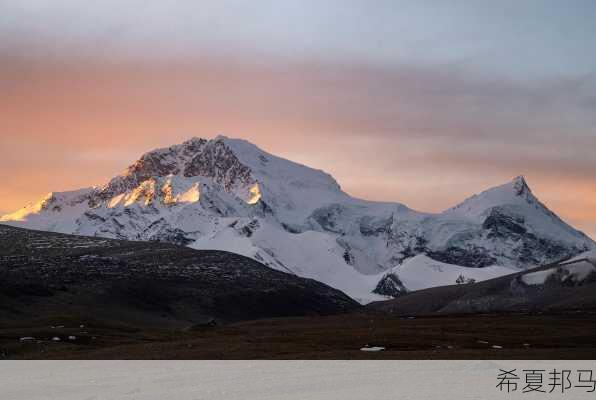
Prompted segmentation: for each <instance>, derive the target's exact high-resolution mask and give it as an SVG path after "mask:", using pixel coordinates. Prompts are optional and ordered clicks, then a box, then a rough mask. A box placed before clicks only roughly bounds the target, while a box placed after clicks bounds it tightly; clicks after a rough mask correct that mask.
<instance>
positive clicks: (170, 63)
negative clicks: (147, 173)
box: [0, 0, 596, 238]
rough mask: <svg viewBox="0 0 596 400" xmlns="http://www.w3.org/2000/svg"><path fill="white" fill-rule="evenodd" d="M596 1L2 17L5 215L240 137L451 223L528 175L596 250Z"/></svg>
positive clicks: (129, 4)
mask: <svg viewBox="0 0 596 400" xmlns="http://www.w3.org/2000/svg"><path fill="white" fill-rule="evenodd" d="M594 21H596V3H595V2H593V1H579V0H570V1H566V2H561V1H550V0H541V1H533V0H527V1H523V2H520V1H499V2H494V1H447V0H445V1H403V2H402V1H397V0H391V1H383V0H379V1H374V2H371V1H364V0H362V1H359V0H326V1H324V2H321V1H313V0H296V1H293V0H282V1H269V0H260V1H258V2H255V1H240V0H236V1H232V0H224V1H222V0H219V1H201V2H196V1H165V0H162V1H132V0H118V1H114V0H104V1H101V2H80V1H63V0H38V1H31V0H18V1H17V0H12V1H6V0H0V89H1V90H2V96H0V180H1V182H2V184H1V185H0V213H3V212H8V211H13V210H15V209H18V208H20V207H21V206H23V205H25V204H27V203H29V202H33V201H35V200H37V199H38V198H40V197H41V196H43V195H44V194H45V193H47V192H50V191H61V190H68V189H75V188H79V187H86V186H91V185H96V184H102V183H105V182H106V181H107V180H109V179H110V178H111V177H113V176H114V175H116V174H118V173H120V172H122V171H123V170H124V168H125V167H126V166H128V165H129V164H131V163H132V162H133V161H134V160H135V159H137V158H138V157H139V156H140V155H141V154H142V153H144V152H146V151H148V150H151V149H153V148H156V147H163V146H168V145H171V144H174V143H179V142H182V141H184V140H186V139H188V138H190V137H193V136H199V137H206V138H210V137H215V136H217V135H218V134H225V135H227V136H230V137H239V138H243V139H247V140H249V141H251V142H253V143H255V144H257V145H258V146H260V147H261V148H263V149H264V150H266V151H269V152H271V153H274V154H276V155H279V156H282V157H285V158H288V159H291V160H294V161H298V162H301V163H303V164H306V165H309V166H311V167H315V168H320V169H323V170H325V171H327V172H329V173H331V174H332V175H333V176H334V177H335V178H336V179H337V180H338V182H339V183H340V185H341V186H342V188H343V189H344V190H346V191H347V192H348V193H350V194H352V195H355V196H358V197H362V198H366V199H371V200H387V201H399V202H402V203H405V204H407V205H408V206H410V207H412V208H414V209H418V210H421V211H432V212H439V211H442V210H443V209H446V208H448V207H451V206H453V205H455V204H456V203H458V202H460V201H462V200H463V199H464V198H466V197H468V196H470V195H472V194H474V193H478V192H480V191H482V190H484V189H487V188H488V187H491V186H495V185H498V184H502V183H505V182H507V181H509V180H510V179H512V178H513V177H515V176H517V175H524V176H525V177H526V179H527V181H528V183H529V185H530V187H531V188H532V190H533V191H534V193H535V194H536V195H537V196H538V197H539V198H540V199H541V200H542V201H543V202H544V203H545V204H546V205H547V206H549V207H550V208H551V209H552V210H553V211H555V212H556V213H558V214H559V215H560V216H561V217H563V218H564V219H565V220H566V221H567V222H569V223H571V224H572V225H574V226H575V227H577V228H579V229H582V230H583V231H585V232H586V233H587V234H589V235H591V236H592V237H593V238H596V155H595V154H594V153H595V150H596V112H595V110H596V51H595V44H594V43H595V40H596V24H595V23H594Z"/></svg>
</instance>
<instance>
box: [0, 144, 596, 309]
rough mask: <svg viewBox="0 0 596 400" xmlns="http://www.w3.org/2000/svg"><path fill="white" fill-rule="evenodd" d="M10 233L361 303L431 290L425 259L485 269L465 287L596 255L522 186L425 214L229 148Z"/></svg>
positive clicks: (162, 166)
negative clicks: (179, 257) (218, 256)
mask: <svg viewBox="0 0 596 400" xmlns="http://www.w3.org/2000/svg"><path fill="white" fill-rule="evenodd" d="M0 221H2V222H4V223H6V224H10V225H15V226H21V227H26V228H32V229H39V230H48V231H55V232H62V233H74V234H80V235H90V236H105V237H112V238H122V239H133V240H160V241H169V242H174V243H178V244H184V245H188V246H190V247H193V248H197V249H219V250H228V251H232V252H235V253H239V254H242V255H246V256H249V257H252V258H254V259H256V260H258V261H261V262H263V263H265V264H266V265H268V266H270V267H272V268H275V269H279V270H282V271H285V272H290V273H294V274H296V275H299V276H304V277H308V278H313V279H316V280H319V281H321V282H324V283H326V284H328V285H330V286H333V287H335V288H338V289H340V290H343V291H344V292H345V293H347V294H349V295H350V296H352V297H353V298H356V299H357V300H360V301H363V302H366V301H370V300H374V299H378V298H380V297H381V296H383V295H396V294H399V292H400V290H401V291H403V290H414V289H417V288H419V287H421V284H420V283H419V279H418V280H417V279H414V280H411V279H410V278H407V277H408V276H415V275H416V273H415V271H413V270H412V268H411V267H408V266H407V265H406V264H404V262H405V263H407V260H408V259H410V258H412V257H414V256H417V255H421V254H423V255H424V257H426V258H428V259H430V260H431V261H432V262H435V263H440V264H444V265H451V266H454V267H457V268H468V269H471V268H481V269H479V270H475V271H471V270H470V272H468V273H462V272H461V271H459V272H458V273H457V276H458V277H459V275H463V276H470V277H471V276H473V277H474V279H476V280H482V279H483V278H486V279H487V278H492V277H493V276H495V275H494V274H495V273H494V271H493V270H495V271H498V273H506V272H508V271H511V270H512V269H515V268H524V267H529V266H535V265H537V264H540V263H544V262H548V261H553V260H555V259H561V258H565V257H571V256H573V255H576V254H579V253H581V252H583V251H587V250H589V249H592V248H594V247H595V243H594V242H593V241H592V240H591V239H590V238H588V237H587V236H586V235H584V234H583V233H581V232H579V231H577V230H575V229H573V228H572V227H570V226H569V225H567V224H566V223H564V222H563V221H562V220H561V219H559V218H558V217H557V216H556V215H555V214H553V213H552V212H551V211H549V210H548V209H547V208H546V207H545V206H544V205H543V204H542V203H541V202H540V201H539V200H538V199H537V198H536V197H535V196H534V195H533V194H532V192H531V190H530V188H529V187H528V185H527V184H526V182H525V180H524V179H523V178H521V177H519V178H516V179H514V180H513V181H512V182H510V183H507V184H505V185H503V186H499V187H496V188H493V189H489V190H487V191H486V192H483V193H481V194H479V195H476V196H473V197H471V198H469V199H467V200H465V201H464V202H463V203H461V204H460V205H458V206H456V207H454V208H451V209H449V210H446V211H445V212H443V213H440V214H429V213H421V212H417V211H414V210H412V209H410V208H408V207H406V206H405V205H403V204H399V203H381V202H372V201H366V200H361V199H356V198H353V197H351V196H349V195H348V194H346V193H345V192H343V191H342V190H341V188H340V186H339V185H338V183H337V182H336V181H335V180H334V179H333V177H331V176H330V175H329V174H327V173H325V172H323V171H320V170H315V169H312V168H309V167H306V166H304V165H300V164H297V163H294V162H292V161H288V160H285V159H282V158H279V157H275V156H273V155H271V154H268V153H266V152H264V151H262V150H260V149H259V148H258V147H256V146H254V145H253V144H251V143H249V142H246V141H244V140H239V139H230V138H227V137H223V136H219V137H217V138H215V139H212V140H205V139H198V138H193V139H191V140H189V141H187V142H184V143H182V144H180V145H175V146H171V147H168V148H163V149H158V150H154V151H151V152H149V153H146V154H144V155H143V156H142V157H141V158H140V159H139V160H137V161H136V162H135V163H133V164H132V165H131V166H130V167H128V169H127V170H126V171H125V172H124V173H123V174H122V175H120V176H117V177H115V178H113V179H112V180H111V181H110V182H108V183H107V184H105V185H104V186H99V187H93V188H88V189H82V190H78V191H73V192H61V193H51V194H49V195H48V196H47V197H45V198H44V199H42V200H41V201H40V202H38V203H36V204H34V205H30V206H27V207H25V208H23V209H21V210H19V211H17V212H15V213H13V214H8V215H5V216H3V217H2V218H0ZM418 261H419V259H418ZM497 265H498V266H500V267H494V266H497ZM396 266H401V267H402V268H405V267H407V268H405V269H407V270H408V271H410V272H408V274H404V279H401V278H399V279H398V281H400V282H401V285H402V286H403V287H402V288H401V289H400V290H393V291H386V290H383V289H382V288H383V287H384V286H387V285H388V286H389V287H393V289H395V287H398V286H399V285H398V286H395V285H392V282H393V283H395V282H394V281H393V280H391V279H392V278H388V277H389V276H391V277H394V276H399V275H400V272H399V271H400V267H397V268H395V269H393V270H391V269H392V268H394V267H396ZM485 267H491V268H492V269H490V268H488V269H487V268H485ZM495 268H497V269H495ZM405 269H404V270H405ZM390 270H391V271H390ZM388 272H390V273H388ZM489 272H490V273H489ZM425 274H426V272H425ZM452 275H453V274H437V275H436V277H435V278H436V279H434V278H433V279H431V278H428V282H429V284H428V286H433V285H443V284H453V283H455V282H452V280H453V279H452V278H453V276H452ZM387 279H390V280H391V282H387ZM383 280H384V281H385V282H383ZM380 281H381V282H380ZM414 281H416V282H414ZM383 283H385V284H387V285H383ZM422 286H424V285H422ZM428 286H427V287H428ZM379 287H380V288H381V289H379ZM375 288H376V289H377V290H376V292H377V293H378V294H374V293H372V291H373V290H375Z"/></svg>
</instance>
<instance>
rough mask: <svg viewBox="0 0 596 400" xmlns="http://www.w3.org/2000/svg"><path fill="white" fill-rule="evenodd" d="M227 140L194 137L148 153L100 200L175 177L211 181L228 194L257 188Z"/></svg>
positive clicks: (113, 182) (107, 188) (101, 194)
mask: <svg viewBox="0 0 596 400" xmlns="http://www.w3.org/2000/svg"><path fill="white" fill-rule="evenodd" d="M224 139H225V138H223V137H218V138H216V139H213V140H206V139H202V138H197V137H193V138H191V139H189V140H187V141H185V142H183V143H182V144H179V145H174V146H170V147H166V148H161V149H156V150H153V151H150V152H148V153H145V154H143V155H142V156H141V158H139V159H138V160H137V161H135V162H134V163H133V164H131V165H130V166H129V167H128V168H127V169H126V170H125V172H124V173H123V174H121V175H119V176H117V177H115V178H114V179H112V180H111V181H110V182H109V183H108V184H107V185H105V186H104V187H103V188H101V189H100V190H99V192H98V194H97V196H98V197H99V198H100V199H101V200H106V199H109V198H111V197H113V196H115V195H117V194H121V193H124V192H127V191H130V190H134V189H135V188H137V187H139V186H140V185H142V184H143V182H146V181H148V180H154V179H156V178H164V177H167V176H172V175H180V176H184V177H186V178H190V177H205V178H211V179H213V181H214V182H215V183H217V184H219V185H222V186H223V187H224V188H225V190H227V191H229V190H232V189H233V188H234V187H236V186H239V185H243V186H245V185H251V184H254V183H255V182H256V181H255V180H254V179H253V178H252V177H251V170H250V168H249V167H247V166H246V165H244V164H242V163H241V162H240V161H239V160H238V158H237V157H236V155H235V154H234V152H233V150H232V149H231V148H230V147H229V146H227V145H226V143H224Z"/></svg>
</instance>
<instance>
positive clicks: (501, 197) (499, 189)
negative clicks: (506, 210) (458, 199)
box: [445, 175, 539, 217]
mask: <svg viewBox="0 0 596 400" xmlns="http://www.w3.org/2000/svg"><path fill="white" fill-rule="evenodd" d="M537 203H539V201H538V199H537V198H536V197H535V196H534V194H533V193H532V190H531V189H530V186H528V183H527V182H526V179H525V177H524V176H523V175H519V176H517V177H515V178H513V179H512V180H511V181H509V182H507V183H505V184H503V185H499V186H495V187H492V188H490V189H487V190H485V191H483V192H481V193H480V194H474V195H473V196H471V197H469V198H467V199H466V200H464V201H463V202H462V203H460V204H458V205H457V206H455V207H453V208H450V209H448V210H446V211H445V214H466V215H467V216H474V217H475V216H480V215H482V214H484V213H485V212H486V211H487V210H489V209H491V208H493V207H499V206H511V205H515V206H520V205H524V204H537Z"/></svg>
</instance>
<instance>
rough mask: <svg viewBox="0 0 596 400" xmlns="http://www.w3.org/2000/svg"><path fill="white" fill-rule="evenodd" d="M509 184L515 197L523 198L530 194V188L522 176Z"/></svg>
mask: <svg viewBox="0 0 596 400" xmlns="http://www.w3.org/2000/svg"><path fill="white" fill-rule="evenodd" d="M511 183H512V184H513V190H514V192H515V195H516V196H524V195H527V194H531V193H532V190H531V189H530V186H528V183H527V182H526V178H525V177H524V176H523V175H519V176H517V177H515V178H513V180H512V181H511Z"/></svg>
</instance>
